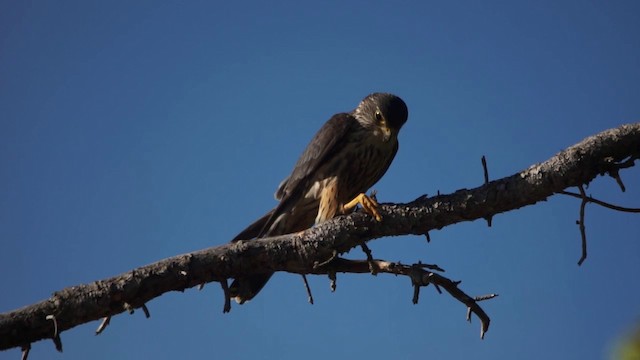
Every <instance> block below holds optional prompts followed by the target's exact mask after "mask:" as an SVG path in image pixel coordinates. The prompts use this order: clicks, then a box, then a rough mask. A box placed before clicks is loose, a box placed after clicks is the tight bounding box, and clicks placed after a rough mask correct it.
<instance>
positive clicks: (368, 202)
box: [342, 193, 382, 221]
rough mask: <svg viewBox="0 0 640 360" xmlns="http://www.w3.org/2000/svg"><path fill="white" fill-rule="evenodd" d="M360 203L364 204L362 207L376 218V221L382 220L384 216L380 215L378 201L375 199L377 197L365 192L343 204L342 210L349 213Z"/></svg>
mask: <svg viewBox="0 0 640 360" xmlns="http://www.w3.org/2000/svg"><path fill="white" fill-rule="evenodd" d="M358 204H360V206H362V209H363V210H364V211H365V212H367V214H369V215H371V216H373V217H374V218H376V221H381V220H382V216H380V213H379V212H378V202H377V201H376V200H375V197H369V196H367V195H366V194H364V193H361V194H359V195H358V196H356V197H355V198H354V199H353V200H351V201H349V202H348V203H346V204H344V205H342V211H343V212H344V213H347V212H349V211H351V210H352V209H353V208H355V207H356V205H358Z"/></svg>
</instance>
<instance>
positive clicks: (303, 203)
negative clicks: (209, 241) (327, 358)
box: [229, 93, 409, 304]
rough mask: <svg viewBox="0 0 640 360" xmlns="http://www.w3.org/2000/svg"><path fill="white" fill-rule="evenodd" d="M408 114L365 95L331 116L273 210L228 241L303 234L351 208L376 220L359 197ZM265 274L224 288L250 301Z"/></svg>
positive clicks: (371, 206) (385, 97) (393, 100)
mask: <svg viewBox="0 0 640 360" xmlns="http://www.w3.org/2000/svg"><path fill="white" fill-rule="evenodd" d="M408 115H409V112H408V110H407V105H406V104H405V103H404V101H402V99H400V98H399V97H397V96H395V95H392V94H387V93H374V94H371V95H369V96H367V97H365V98H364V99H363V100H362V101H361V102H360V104H358V107H357V108H356V109H355V110H353V111H351V112H349V113H339V114H336V115H333V117H331V119H329V121H327V122H326V123H325V124H324V125H323V126H322V128H320V130H319V131H318V133H317V134H316V135H315V136H314V137H313V139H312V140H311V142H310V143H309V145H307V148H306V149H305V150H304V152H303V153H302V155H301V156H300V158H299V159H298V162H297V163H296V165H295V167H294V168H293V171H292V172H291V175H289V177H287V178H286V179H284V180H283V181H282V183H280V186H279V187H278V189H277V191H276V193H275V198H276V200H279V203H278V205H277V206H276V207H275V208H274V209H273V210H271V211H269V212H268V213H266V214H265V215H264V216H262V217H261V218H260V219H258V220H256V221H255V222H254V223H253V224H251V225H249V226H248V227H247V228H246V229H245V230H243V231H242V232H241V233H239V234H238V235H237V236H236V237H235V238H234V239H233V240H232V241H234V242H235V241H239V240H250V239H255V238H263V237H270V236H276V235H284V234H290V233H295V232H299V231H303V230H306V229H308V228H310V227H312V226H313V225H314V224H319V223H322V222H324V221H326V220H329V219H331V218H333V217H335V216H337V215H341V214H346V213H349V212H351V211H352V210H353V209H354V208H355V207H356V206H357V205H360V206H361V207H362V208H363V209H364V210H365V211H366V212H367V213H369V214H370V215H372V216H373V217H374V218H375V219H376V220H378V221H380V220H381V219H382V217H381V216H380V214H379V212H378V210H377V206H378V204H377V202H376V201H375V199H372V198H370V197H368V196H367V195H365V192H366V191H367V190H368V189H369V188H370V187H371V186H373V185H374V184H375V183H376V182H377V181H378V180H380V178H381V177H382V176H383V175H384V173H385V172H386V171H387V169H388V168H389V165H391V162H392V161H393V158H394V157H395V155H396V152H397V151H398V132H399V131H400V128H401V127H402V125H404V123H405V122H406V121H407V117H408ZM271 275H273V273H266V274H255V275H249V276H247V277H241V278H236V279H235V281H234V282H233V283H232V284H231V286H230V288H229V291H230V295H231V297H232V298H235V300H236V301H237V302H238V303H241V304H242V303H244V302H245V301H247V300H250V299H252V298H253V297H254V296H256V294H257V293H258V292H259V291H260V290H261V289H262V287H263V286H264V285H265V284H266V283H267V281H268V280H269V278H270V277H271Z"/></svg>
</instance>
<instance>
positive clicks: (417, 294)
mask: <svg viewBox="0 0 640 360" xmlns="http://www.w3.org/2000/svg"><path fill="white" fill-rule="evenodd" d="M419 299H420V285H418V284H413V299H411V301H412V302H413V305H417V304H418V300H419Z"/></svg>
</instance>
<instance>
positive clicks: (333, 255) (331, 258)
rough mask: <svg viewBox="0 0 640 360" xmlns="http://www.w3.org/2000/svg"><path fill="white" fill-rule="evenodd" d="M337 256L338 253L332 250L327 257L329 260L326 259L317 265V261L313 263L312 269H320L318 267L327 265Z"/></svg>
mask: <svg viewBox="0 0 640 360" xmlns="http://www.w3.org/2000/svg"><path fill="white" fill-rule="evenodd" d="M337 256H338V252H337V251H336V250H333V252H332V253H331V257H329V259H327V260H325V261H323V262H321V263H318V262H317V261H316V262H315V263H313V269H317V268H320V267H323V266H325V265H327V264H328V263H330V262H332V261H333V259H335V258H336V257H337Z"/></svg>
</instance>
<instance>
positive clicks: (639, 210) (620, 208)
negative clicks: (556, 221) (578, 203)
mask: <svg viewBox="0 0 640 360" xmlns="http://www.w3.org/2000/svg"><path fill="white" fill-rule="evenodd" d="M558 194H563V195H568V196H572V197H574V198H578V199H581V200H584V199H586V200H587V201H588V202H590V203H594V204H596V205H600V206H602V207H605V208H607V209H611V210H615V211H621V212H628V213H640V208H628V207H623V206H618V205H613V204H610V203H607V202H604V201H602V200H598V199H596V198H594V197H592V196H587V197H583V196H582V195H580V194H576V193H573V192H570V191H565V190H562V191H559V192H558Z"/></svg>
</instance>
